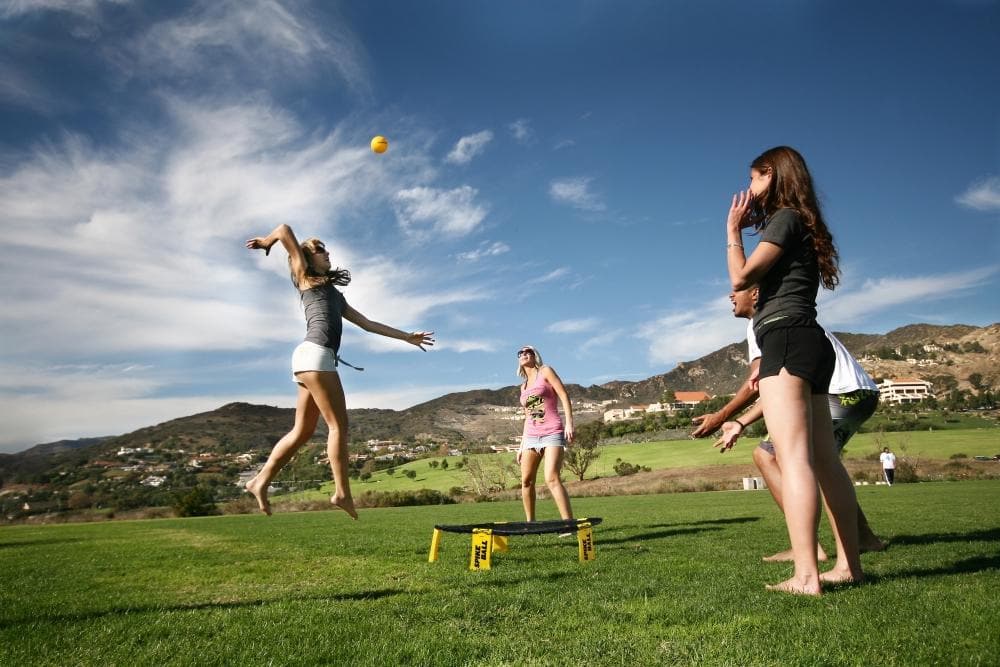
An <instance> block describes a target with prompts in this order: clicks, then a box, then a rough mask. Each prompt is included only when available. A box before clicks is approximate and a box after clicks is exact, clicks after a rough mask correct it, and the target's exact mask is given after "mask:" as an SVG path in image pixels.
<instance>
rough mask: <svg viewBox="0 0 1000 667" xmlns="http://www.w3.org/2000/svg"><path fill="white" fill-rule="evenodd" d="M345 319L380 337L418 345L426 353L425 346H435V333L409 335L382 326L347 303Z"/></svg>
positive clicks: (417, 332) (425, 332)
mask: <svg viewBox="0 0 1000 667" xmlns="http://www.w3.org/2000/svg"><path fill="white" fill-rule="evenodd" d="M344 319H345V320H347V321H348V322H353V323H354V324H356V325H358V326H359V327H361V328H362V329H364V330H365V331H369V332H371V333H374V334H378V335H380V336H386V337H387V338H395V339H397V340H403V341H406V342H407V343H409V344H410V345H416V346H417V347H419V348H420V349H421V350H423V351H424V352H426V351H427V350H425V349H424V345H426V346H428V347H430V346H432V345H434V332H433V331H411V332H409V333H407V332H406V331H400V330H399V329H394V328H392V327H390V326H388V325H386V324H382V323H381V322H375V321H373V320H370V319H368V318H367V317H365V316H364V315H362V314H361V313H359V312H358V311H357V310H355V309H354V308H352V307H351V306H350V305H348V304H346V303H345V304H344Z"/></svg>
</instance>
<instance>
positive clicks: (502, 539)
mask: <svg viewBox="0 0 1000 667" xmlns="http://www.w3.org/2000/svg"><path fill="white" fill-rule="evenodd" d="M493 551H499V552H500V553H507V551H509V547H508V546H507V536H506V535H494V536H493Z"/></svg>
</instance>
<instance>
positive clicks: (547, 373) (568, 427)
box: [541, 366, 573, 443]
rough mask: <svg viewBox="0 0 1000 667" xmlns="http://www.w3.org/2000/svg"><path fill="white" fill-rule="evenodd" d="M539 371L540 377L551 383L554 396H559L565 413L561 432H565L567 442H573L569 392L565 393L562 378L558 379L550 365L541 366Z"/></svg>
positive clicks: (571, 408)
mask: <svg viewBox="0 0 1000 667" xmlns="http://www.w3.org/2000/svg"><path fill="white" fill-rule="evenodd" d="M541 373H542V377H543V378H545V379H546V380H547V381H548V383H549V384H550V385H552V389H553V390H555V392H556V396H558V397H559V402H560V403H562V409H563V414H564V415H566V419H565V423H564V424H563V433H565V434H566V442H567V443H570V442H573V405H572V404H571V403H570V402H569V394H567V393H566V387H564V386H563V383H562V380H560V379H559V376H558V375H556V372H555V371H554V370H552V367H551V366H542V369H541Z"/></svg>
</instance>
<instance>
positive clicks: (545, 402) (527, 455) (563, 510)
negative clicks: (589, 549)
mask: <svg viewBox="0 0 1000 667" xmlns="http://www.w3.org/2000/svg"><path fill="white" fill-rule="evenodd" d="M517 374H518V375H520V376H521V377H522V378H524V383H523V384H522V385H521V405H522V406H524V433H523V435H522V436H521V448H520V449H519V450H518V452H517V462H518V463H519V464H520V466H521V501H522V502H523V503H524V516H525V518H526V519H527V520H528V521H534V520H535V478H536V477H537V476H538V466H539V465H540V464H541V463H542V461H545V484H546V485H547V486H548V487H549V493H551V494H552V499H553V500H554V501H555V502H556V507H557V508H559V516H561V517H562V518H563V519H572V518H573V511H572V510H571V509H570V506H569V494H568V493H566V487H565V486H563V483H562V478H561V477H560V473H561V471H562V464H563V455H564V454H565V453H566V445H567V444H568V443H572V442H573V406H572V405H570V402H569V396H568V395H567V394H566V388H565V387H563V383H562V380H560V379H559V376H558V375H556V372H555V371H554V370H553V369H552V367H551V366H545V365H543V364H542V355H540V354H539V353H538V350H536V349H535V348H533V347H532V346H530V345H526V346H524V347H522V348H521V349H520V350H518V351H517ZM556 397H558V398H559V402H560V403H562V408H563V413H565V415H566V422H565V424H563V420H562V419H561V418H560V417H559V409H558V408H557V407H556Z"/></svg>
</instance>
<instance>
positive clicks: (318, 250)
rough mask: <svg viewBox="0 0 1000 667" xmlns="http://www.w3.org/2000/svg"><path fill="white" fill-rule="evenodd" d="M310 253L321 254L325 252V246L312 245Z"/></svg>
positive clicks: (320, 244)
mask: <svg viewBox="0 0 1000 667" xmlns="http://www.w3.org/2000/svg"><path fill="white" fill-rule="evenodd" d="M312 251H313V252H314V253H316V254H323V253H324V252H326V246H325V245H323V244H322V243H316V244H313V247H312Z"/></svg>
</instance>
